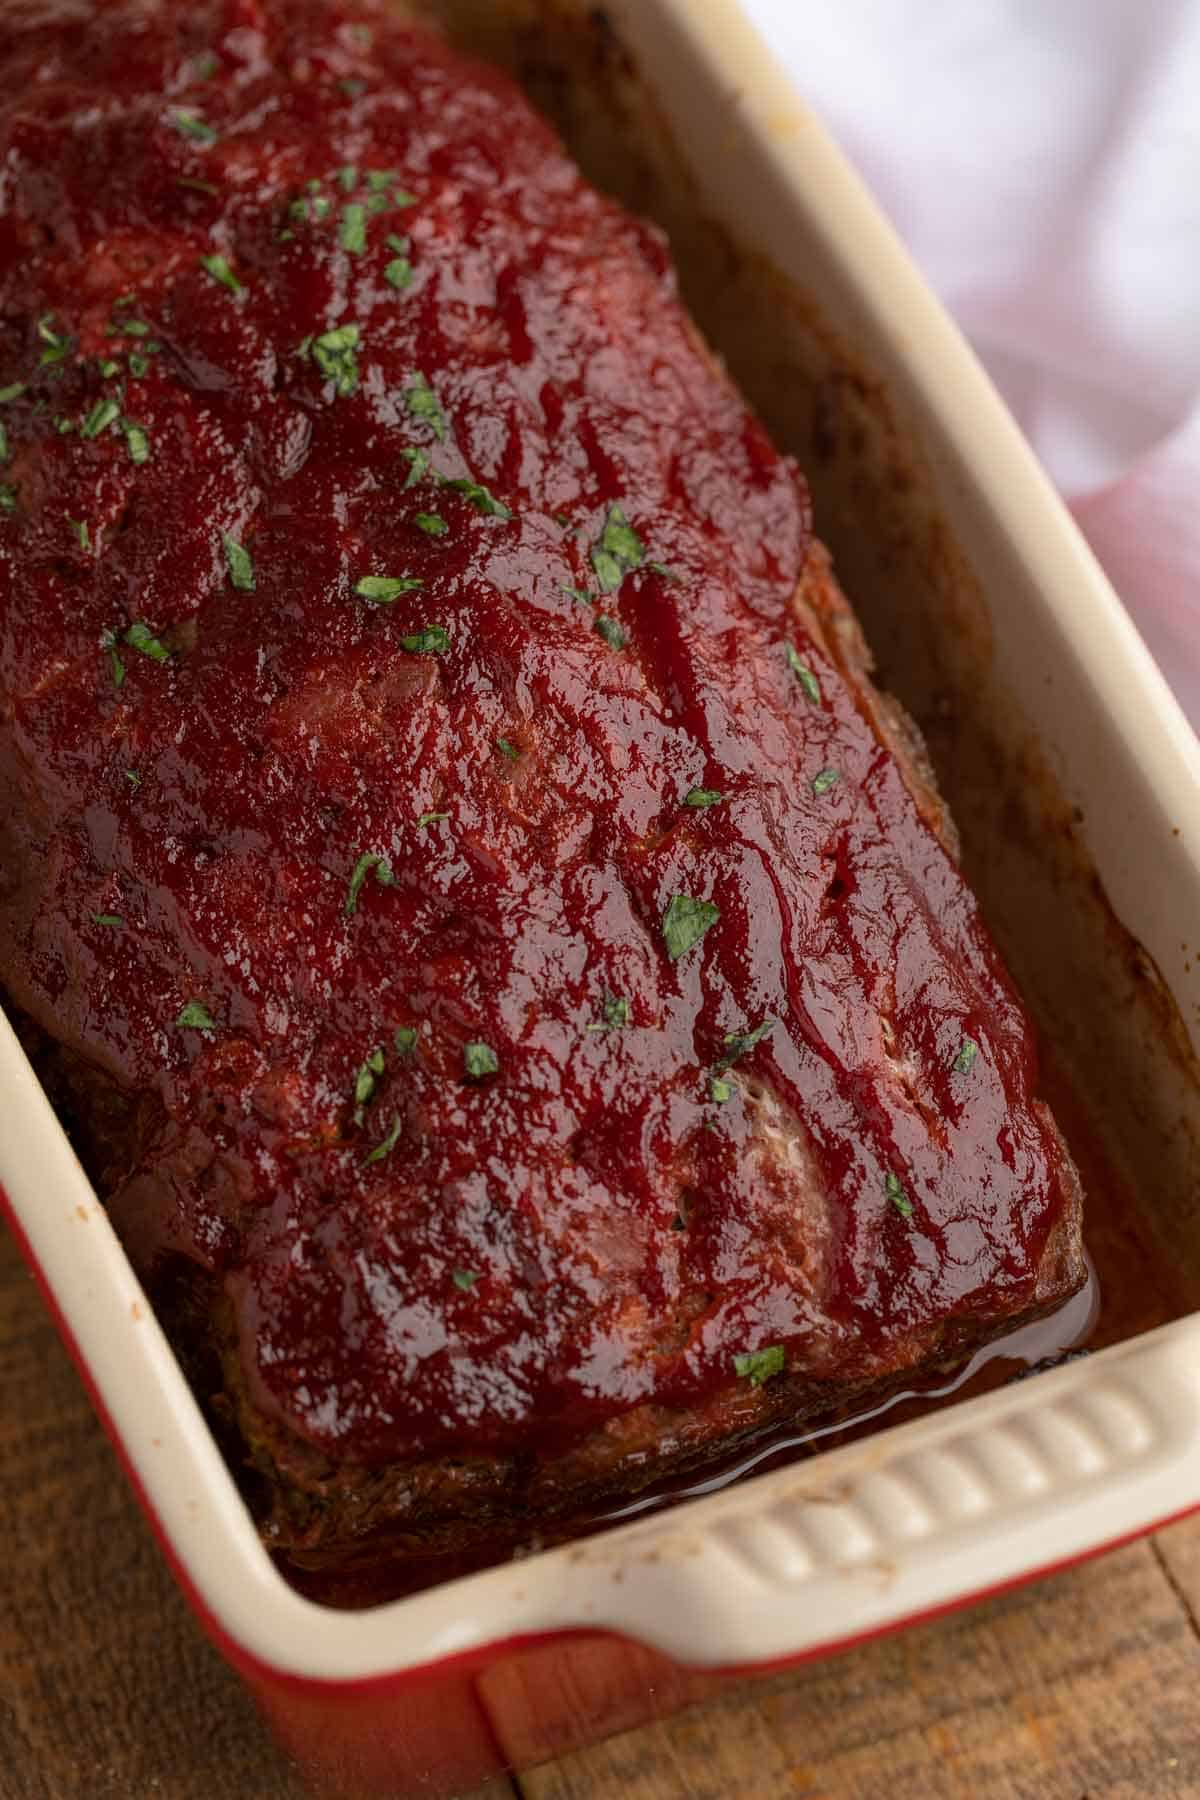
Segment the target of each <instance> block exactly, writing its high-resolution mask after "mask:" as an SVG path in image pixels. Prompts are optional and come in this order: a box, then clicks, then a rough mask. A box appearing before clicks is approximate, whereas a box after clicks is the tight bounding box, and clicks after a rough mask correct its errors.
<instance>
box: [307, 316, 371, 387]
mask: <svg viewBox="0 0 1200 1800" xmlns="http://www.w3.org/2000/svg"><path fill="white" fill-rule="evenodd" d="M361 338H362V333H361V332H360V331H359V328H358V326H357V325H354V324H350V325H335V326H334V328H333V330H332V331H324V332H322V333H321V336H320V337H318V338H314V339H313V342H312V346H311V347H312V356H313V361H314V362H315V363H316V365H317V367H318V369H320V371H321V373H322V375H324V377H325V379H326V380H327V381H332V382H333V384H334V389H335V391H336V392H337V393H338V394H341V395H343V396H345V395H347V394H352V393H353V392H354V391H355V389H356V388H357V386H358V359H357V357H356V356H355V351H356V350H357V348H358V345H359V343H360V341H361Z"/></svg>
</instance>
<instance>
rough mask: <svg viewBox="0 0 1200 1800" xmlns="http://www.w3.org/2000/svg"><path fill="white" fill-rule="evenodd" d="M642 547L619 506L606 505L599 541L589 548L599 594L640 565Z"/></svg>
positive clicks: (642, 554)
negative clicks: (605, 517) (606, 513)
mask: <svg viewBox="0 0 1200 1800" xmlns="http://www.w3.org/2000/svg"><path fill="white" fill-rule="evenodd" d="M645 554H646V552H645V548H644V546H643V544H642V540H641V538H640V537H639V536H638V534H637V532H636V531H635V530H634V529H633V526H632V525H631V524H630V523H629V520H628V519H627V518H626V517H625V514H624V513H623V512H622V510H621V508H620V507H619V506H612V507H610V508H609V511H608V517H607V519H606V520H605V521H604V530H603V531H602V532H601V533H600V541H599V543H598V544H597V545H596V546H595V548H594V549H593V551H592V567H593V569H594V570H595V571H596V579H597V581H598V582H599V583H600V591H601V593H602V594H611V593H613V592H614V591H615V590H616V589H617V588H619V587H620V585H621V583H622V581H623V580H624V579H625V576H626V575H627V574H629V572H630V571H631V570H633V569H638V568H640V567H641V565H642V561H643V559H644V557H645Z"/></svg>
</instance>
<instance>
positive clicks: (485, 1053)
mask: <svg viewBox="0 0 1200 1800" xmlns="http://www.w3.org/2000/svg"><path fill="white" fill-rule="evenodd" d="M463 1068H464V1069H465V1070H466V1072H467V1079H468V1080H469V1081H480V1080H482V1078H483V1077H484V1076H485V1075H496V1074H498V1073H499V1071H500V1058H499V1057H498V1056H497V1055H496V1052H495V1051H494V1050H493V1049H492V1046H491V1045H490V1044H483V1043H479V1042H475V1043H472V1044H464V1045H463Z"/></svg>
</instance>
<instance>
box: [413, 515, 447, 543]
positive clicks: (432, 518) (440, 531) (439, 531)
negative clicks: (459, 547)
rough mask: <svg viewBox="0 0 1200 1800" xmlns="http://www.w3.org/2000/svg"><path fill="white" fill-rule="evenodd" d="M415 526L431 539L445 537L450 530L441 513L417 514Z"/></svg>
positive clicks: (414, 520)
mask: <svg viewBox="0 0 1200 1800" xmlns="http://www.w3.org/2000/svg"><path fill="white" fill-rule="evenodd" d="M413 524H414V525H415V526H416V527H417V528H418V530H420V531H423V532H425V533H426V534H427V535H428V536H429V537H445V535H446V533H447V532H448V531H449V529H450V527H449V526H448V525H447V523H446V521H445V519H443V517H442V515H441V513H424V512H422V513H417V514H416V515H415V517H414V519H413Z"/></svg>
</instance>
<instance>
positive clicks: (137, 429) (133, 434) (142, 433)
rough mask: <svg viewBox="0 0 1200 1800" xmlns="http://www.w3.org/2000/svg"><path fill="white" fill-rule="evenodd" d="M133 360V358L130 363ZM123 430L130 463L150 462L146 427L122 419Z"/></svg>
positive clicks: (132, 420)
mask: <svg viewBox="0 0 1200 1800" xmlns="http://www.w3.org/2000/svg"><path fill="white" fill-rule="evenodd" d="M132 360H133V359H132V357H131V358H130V361H131V362H132ZM121 430H122V431H123V432H124V433H125V448H126V449H127V450H128V452H129V460H130V462H131V463H145V462H149V461H150V439H149V438H148V437H147V435H146V429H145V426H143V425H139V424H138V423H137V421H136V420H135V419H122V421H121Z"/></svg>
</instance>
